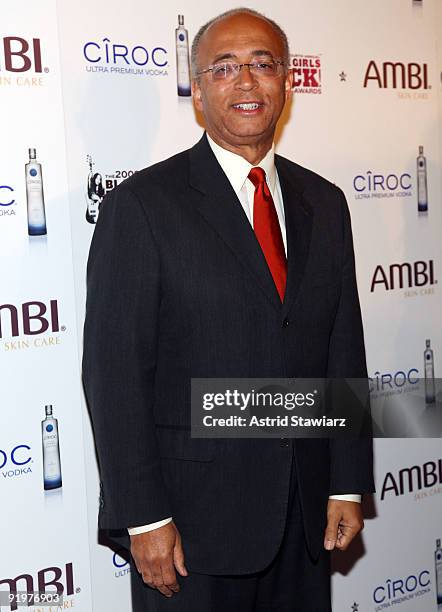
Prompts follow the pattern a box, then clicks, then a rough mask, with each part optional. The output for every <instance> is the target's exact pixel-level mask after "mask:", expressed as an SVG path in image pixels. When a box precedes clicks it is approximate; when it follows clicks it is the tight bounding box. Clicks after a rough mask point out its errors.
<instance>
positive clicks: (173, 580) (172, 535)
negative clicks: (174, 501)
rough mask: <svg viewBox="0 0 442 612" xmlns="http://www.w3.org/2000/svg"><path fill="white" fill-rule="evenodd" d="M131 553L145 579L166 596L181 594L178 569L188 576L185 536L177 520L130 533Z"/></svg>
mask: <svg viewBox="0 0 442 612" xmlns="http://www.w3.org/2000/svg"><path fill="white" fill-rule="evenodd" d="M130 540H131V546H130V552H131V554H132V557H133V559H134V561H135V565H136V567H137V570H138V571H139V572H140V574H141V575H142V577H143V580H144V582H145V583H146V584H148V585H149V586H150V587H152V588H153V589H158V590H159V591H160V592H161V593H162V594H163V595H165V596H166V597H172V595H173V594H174V593H178V591H179V590H180V586H179V584H178V580H177V577H176V573H175V568H176V570H177V572H178V573H179V574H180V575H181V576H187V570H186V568H185V566H184V553H183V547H182V545H181V536H180V534H179V533H178V529H177V528H176V527H175V525H174V523H173V522H172V523H168V524H167V525H164V526H163V527H158V529H153V530H152V531H147V532H146V533H140V534H138V535H132V536H130Z"/></svg>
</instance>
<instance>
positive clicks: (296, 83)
mask: <svg viewBox="0 0 442 612" xmlns="http://www.w3.org/2000/svg"><path fill="white" fill-rule="evenodd" d="M290 67H291V69H292V72H293V91H294V92H295V93H309V94H320V93H322V82H321V57H320V56H319V55H292V56H291V63H290Z"/></svg>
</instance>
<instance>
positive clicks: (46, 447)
mask: <svg viewBox="0 0 442 612" xmlns="http://www.w3.org/2000/svg"><path fill="white" fill-rule="evenodd" d="M45 412H46V418H45V419H44V420H43V421H42V422H41V438H42V444H43V481H44V488H45V490H48V489H58V488H59V487H61V484H62V483H61V463H60V444H59V440H58V421H57V419H55V418H54V417H53V415H52V406H45Z"/></svg>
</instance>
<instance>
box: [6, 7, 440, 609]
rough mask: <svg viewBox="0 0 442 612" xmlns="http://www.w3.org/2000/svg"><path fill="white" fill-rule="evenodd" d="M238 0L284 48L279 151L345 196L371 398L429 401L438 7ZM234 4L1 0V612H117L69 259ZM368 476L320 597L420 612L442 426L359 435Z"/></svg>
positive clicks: (166, 124)
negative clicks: (212, 29)
mask: <svg viewBox="0 0 442 612" xmlns="http://www.w3.org/2000/svg"><path fill="white" fill-rule="evenodd" d="M246 5H247V6H250V7H251V8H255V9H257V10H261V11H263V12H264V13H266V14H267V15H268V16H269V17H271V18H273V19H274V20H276V21H277V22H278V23H279V24H280V25H281V26H282V27H283V28H284V29H285V31H286V32H287V35H288V37H289V41H290V45H291V54H292V55H291V67H292V69H293V70H294V74H295V85H294V98H293V101H292V103H291V105H290V108H287V109H286V111H285V114H284V117H283V121H282V124H281V126H280V128H279V129H278V134H277V150H278V152H279V153H281V154H282V155H285V156H287V157H289V158H291V159H292V160H294V161H296V162H298V163H300V164H302V165H304V166H307V167H308V168H311V169H313V170H315V171H316V172H318V173H319V174H322V175H323V176H325V177H327V178H328V179H329V180H331V181H332V182H334V183H336V184H337V185H339V186H340V187H341V188H342V189H343V190H344V192H345V194H346V196H347V200H348V203H349V206H350V211H351V216H352V223H353V231H354V240H355V250H356V260H357V262H356V263H357V274H358V284H359V292H360V298H361V306H362V311H363V319H364V327H365V336H366V347H367V360H368V368H369V376H370V378H371V393H372V397H373V399H376V400H378V401H381V402H384V403H385V405H386V406H388V407H390V406H391V408H392V410H395V413H396V414H397V413H398V412H397V411H398V410H399V411H400V410H401V407H402V406H404V407H406V406H407V402H408V398H409V397H410V396H411V391H414V390H416V389H417V388H419V387H423V388H424V391H425V392H426V394H427V401H429V402H430V403H432V404H433V407H436V408H437V407H438V408H439V409H440V410H442V398H441V397H438V396H437V393H436V394H434V392H433V388H434V381H435V378H437V377H442V326H441V311H442V294H441V290H440V288H439V283H438V281H439V278H441V277H442V243H441V240H440V236H441V231H442V194H441V189H442V174H441V159H442V157H441V156H442V150H441V144H442V84H441V70H442V1H441V0H420V1H413V0H390V2H388V3H386V2H385V1H384V0H372V2H363V1H362V0H355V1H353V2H351V3H350V2H348V1H346V0H335V1H334V2H332V3H330V2H327V0H311V1H310V2H309V3H308V4H307V5H306V4H305V3H301V2H299V0H295V1H294V2H293V3H291V4H290V5H289V4H287V3H286V2H283V1H282V0H276V1H275V2H273V3H272V4H271V7H269V6H268V3H265V2H264V1H263V0H257V1H256V2H255V3H254V4H253V5H252V4H249V3H246ZM235 6H236V3H234V2H232V1H230V0H228V1H226V2H225V3H224V4H223V5H222V6H220V5H219V4H217V3H205V4H201V3H200V2H197V0H187V1H186V2H185V3H184V5H183V4H182V3H181V4H179V3H176V2H174V1H172V0H170V1H169V2H166V3H163V4H162V5H161V6H157V5H154V4H153V3H149V2H142V1H141V0H127V1H126V2H125V3H124V4H123V5H122V4H121V3H120V2H117V1H116V0H93V1H89V2H87V1H86V0H77V2H75V3H62V2H58V3H57V2H56V0H44V1H43V2H40V3H33V2H29V1H26V0H17V1H16V2H14V3H3V4H2V5H1V7H0V104H1V111H2V112H1V113H0V134H1V144H2V146H1V147H0V162H1V163H0V254H1V262H2V266H1V283H0V372H1V384H0V402H1V411H0V500H1V509H0V550H1V554H0V603H1V604H2V605H1V608H0V609H1V610H6V611H9V610H15V609H17V605H16V603H14V602H10V603H7V596H8V594H9V593H15V592H16V591H20V592H22V593H26V592H32V591H37V590H40V591H44V590H46V591H47V592H48V593H50V592H53V591H54V590H55V589H56V588H58V590H62V591H63V594H64V602H63V604H62V605H59V604H57V602H54V603H53V605H52V608H51V610H53V611H55V610H62V609H63V610H64V609H70V608H75V609H77V610H81V611H82V612H90V611H94V612H104V611H107V610H129V609H130V589H129V571H130V570H129V565H128V563H127V560H126V559H125V558H124V555H123V553H122V551H118V550H111V549H110V548H108V547H107V546H105V545H104V544H103V543H99V541H98V534H97V528H96V516H97V508H98V475H97V467H96V460H95V454H94V447H93V440H92V434H91V428H90V423H89V419H88V415H87V411H86V408H85V404H84V398H83V394H82V388H81V382H80V359H81V347H82V325H83V317H84V303H85V268H86V259H87V254H88V249H89V244H90V240H91V237H92V234H93V231H94V227H95V223H96V221H97V218H98V216H99V213H100V206H101V203H102V201H103V198H104V196H105V194H106V193H108V192H109V191H111V190H112V189H114V188H115V187H116V186H117V185H118V184H119V183H120V182H121V181H124V180H125V178H127V177H129V176H130V175H131V174H133V173H134V172H136V171H137V170H139V169H141V168H143V167H145V166H148V165H150V164H152V163H154V162H156V161H159V160H161V159H164V158H166V157H168V156H170V155H172V154H174V153H176V152H178V151H180V150H182V149H185V148H188V147H190V146H192V145H193V144H194V143H195V142H196V141H197V140H198V139H199V137H200V135H201V133H202V129H203V126H202V124H201V119H200V118H199V117H196V115H195V112H194V109H193V106H192V100H191V97H190V95H189V94H190V89H189V87H190V81H189V64H188V54H189V44H190V42H191V40H192V38H193V36H194V35H195V33H196V31H197V29H198V28H199V26H200V25H201V24H202V23H204V22H206V21H207V20H208V19H210V18H211V17H212V16H214V15H215V14H217V13H218V12H220V11H221V10H227V9H230V8H234V7H235ZM104 205H105V204H104ZM109 308H112V304H109ZM438 402H441V404H440V405H439V403H438ZM122 412H124V406H122ZM115 452H117V453H121V454H122V455H123V454H124V452H125V449H124V448H121V449H115ZM375 473H376V486H377V493H376V495H375V496H374V497H373V499H367V500H365V501H364V512H365V516H366V525H365V530H364V533H363V536H362V537H361V538H360V539H359V540H358V541H357V542H356V543H355V544H354V546H353V547H352V550H351V551H349V552H348V553H346V554H337V555H335V556H334V564H333V600H334V607H333V609H334V610H336V611H337V612H373V611H380V610H384V609H387V608H392V607H393V606H394V607H395V609H396V608H397V609H399V610H401V611H402V612H435V611H437V610H438V609H439V610H441V609H442V548H441V540H442V442H441V439H440V438H436V437H434V438H427V439H399V438H396V439H382V440H376V441H375ZM119 553H121V554H119ZM29 609H30V610H35V611H38V610H42V609H49V608H41V607H39V603H38V602H36V603H35V605H33V606H30V608H29Z"/></svg>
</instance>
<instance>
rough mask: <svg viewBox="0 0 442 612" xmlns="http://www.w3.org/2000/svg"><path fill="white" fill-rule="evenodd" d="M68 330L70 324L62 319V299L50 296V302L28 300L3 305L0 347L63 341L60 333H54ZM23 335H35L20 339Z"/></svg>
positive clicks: (50, 343)
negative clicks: (18, 304) (59, 311)
mask: <svg viewBox="0 0 442 612" xmlns="http://www.w3.org/2000/svg"><path fill="white" fill-rule="evenodd" d="M65 330H66V327H65V326H64V325H60V323H59V316H58V300H49V302H48V303H45V302H40V301H37V300H35V301H31V302H24V303H23V304H21V306H19V307H17V306H15V305H14V304H1V305H0V347H1V348H3V350H4V351H14V350H21V349H29V348H43V347H48V346H55V345H58V344H61V340H60V337H59V336H57V335H53V334H56V333H58V332H60V331H62V332H63V331H65ZM48 332H49V334H48ZM21 336H31V338H30V339H28V338H20V339H19V337H21ZM1 340H3V343H2V342H1Z"/></svg>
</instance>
